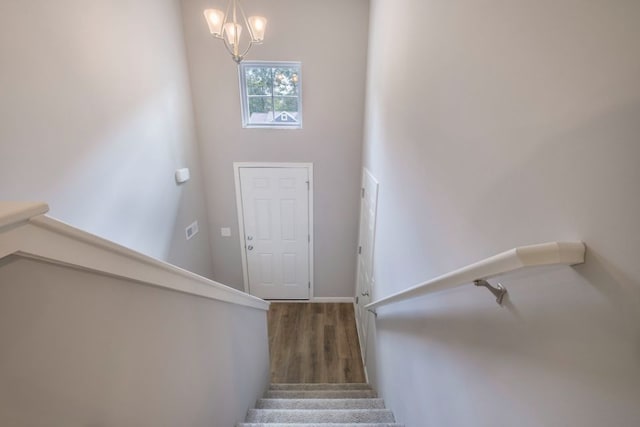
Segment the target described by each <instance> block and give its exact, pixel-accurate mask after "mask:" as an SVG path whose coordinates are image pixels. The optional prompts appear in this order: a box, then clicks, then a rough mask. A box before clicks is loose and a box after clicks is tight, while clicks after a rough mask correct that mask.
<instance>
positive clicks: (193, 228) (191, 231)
mask: <svg viewBox="0 0 640 427" xmlns="http://www.w3.org/2000/svg"><path fill="white" fill-rule="evenodd" d="M198 231H199V230H198V221H194V222H193V224H191V225H189V226H188V227H187V228H186V229H185V230H184V232H185V234H186V235H187V240H191V238H192V237H193V236H195V235H196V234H198Z"/></svg>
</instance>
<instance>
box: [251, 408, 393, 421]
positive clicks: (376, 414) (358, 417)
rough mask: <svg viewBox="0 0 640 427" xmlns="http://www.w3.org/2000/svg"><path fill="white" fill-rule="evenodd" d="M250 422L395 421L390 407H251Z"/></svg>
mask: <svg viewBox="0 0 640 427" xmlns="http://www.w3.org/2000/svg"><path fill="white" fill-rule="evenodd" d="M246 422H249V423H393V422H395V419H394V418H393V413H392V412H391V411H390V410H388V409H321V410H317V409H249V412H248V413H247V418H246Z"/></svg>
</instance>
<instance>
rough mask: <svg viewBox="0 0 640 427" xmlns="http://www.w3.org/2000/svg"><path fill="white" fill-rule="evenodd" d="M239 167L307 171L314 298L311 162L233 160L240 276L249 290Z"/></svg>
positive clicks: (310, 276) (310, 275) (310, 264)
mask: <svg viewBox="0 0 640 427" xmlns="http://www.w3.org/2000/svg"><path fill="white" fill-rule="evenodd" d="M241 168H306V169H307V171H308V173H309V282H310V286H309V299H308V300H299V301H311V300H313V299H314V293H313V288H314V280H313V276H314V275H313V242H314V236H313V163H282V162H233V177H234V180H235V185H236V211H237V213H238V237H239V239H240V253H241V255H242V278H243V280H244V291H245V292H246V293H248V294H250V292H249V268H248V265H247V251H246V248H245V242H246V240H245V232H244V210H243V209H242V187H241V183H240V169H241Z"/></svg>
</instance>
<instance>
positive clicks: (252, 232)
mask: <svg viewBox="0 0 640 427" xmlns="http://www.w3.org/2000/svg"><path fill="white" fill-rule="evenodd" d="M239 179H240V191H241V199H242V215H241V217H242V220H243V224H241V226H243V227H244V233H243V234H244V248H243V250H244V251H245V254H246V257H245V259H246V264H247V265H246V273H247V280H248V285H249V293H250V294H251V295H255V296H257V297H260V298H265V299H309V290H310V287H311V280H310V275H309V272H310V268H309V262H310V244H311V243H310V241H311V237H310V236H311V234H310V228H309V191H310V179H309V169H307V168H305V167H240V168H239Z"/></svg>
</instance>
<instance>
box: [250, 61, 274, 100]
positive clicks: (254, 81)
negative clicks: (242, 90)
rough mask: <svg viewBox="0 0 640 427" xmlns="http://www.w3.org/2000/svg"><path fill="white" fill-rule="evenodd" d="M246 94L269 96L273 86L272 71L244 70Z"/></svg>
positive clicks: (254, 68) (260, 68) (261, 69)
mask: <svg viewBox="0 0 640 427" xmlns="http://www.w3.org/2000/svg"><path fill="white" fill-rule="evenodd" d="M245 78H246V84H247V94H249V95H271V88H272V86H273V69H272V68H270V67H266V68H265V67H247V68H246V75H245Z"/></svg>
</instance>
